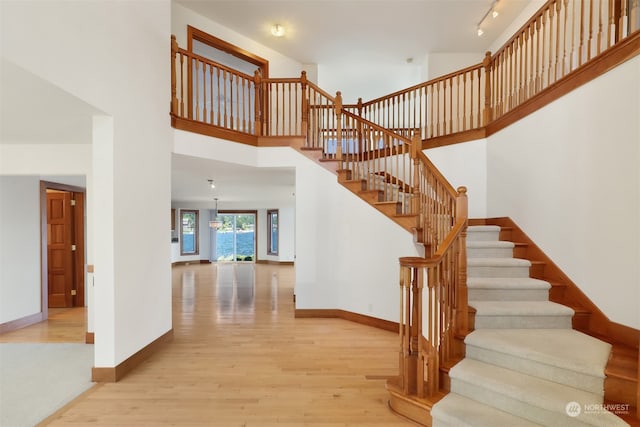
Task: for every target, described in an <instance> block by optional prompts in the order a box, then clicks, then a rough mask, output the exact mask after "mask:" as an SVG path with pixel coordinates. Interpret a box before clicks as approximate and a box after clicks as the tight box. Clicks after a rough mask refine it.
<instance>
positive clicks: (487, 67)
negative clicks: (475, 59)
mask: <svg viewBox="0 0 640 427" xmlns="http://www.w3.org/2000/svg"><path fill="white" fill-rule="evenodd" d="M482 65H483V66H484V114H483V126H487V125H488V124H489V123H490V122H491V120H492V119H493V112H492V111H491V52H486V53H485V55H484V60H483V61H482Z"/></svg>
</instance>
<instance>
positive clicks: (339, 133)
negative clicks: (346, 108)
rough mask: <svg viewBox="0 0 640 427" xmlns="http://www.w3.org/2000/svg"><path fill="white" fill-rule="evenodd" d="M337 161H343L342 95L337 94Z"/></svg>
mask: <svg viewBox="0 0 640 427" xmlns="http://www.w3.org/2000/svg"><path fill="white" fill-rule="evenodd" d="M335 111H336V159H338V160H342V93H341V92H340V91H338V92H336V104H335Z"/></svg>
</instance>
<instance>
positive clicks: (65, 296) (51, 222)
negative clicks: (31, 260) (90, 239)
mask: <svg viewBox="0 0 640 427" xmlns="http://www.w3.org/2000/svg"><path fill="white" fill-rule="evenodd" d="M72 230H73V229H72V213H71V193H69V192H66V191H63V192H58V191H47V261H48V262H47V266H48V272H47V274H48V282H49V286H48V287H49V291H48V294H49V307H51V308H58V307H73V296H72V290H73V251H72V244H73V240H72V239H73V234H72Z"/></svg>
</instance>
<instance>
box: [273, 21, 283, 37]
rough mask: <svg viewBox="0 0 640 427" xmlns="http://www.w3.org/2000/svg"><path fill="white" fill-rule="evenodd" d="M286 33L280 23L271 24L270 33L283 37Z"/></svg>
mask: <svg viewBox="0 0 640 427" xmlns="http://www.w3.org/2000/svg"><path fill="white" fill-rule="evenodd" d="M285 33H286V31H285V29H284V27H283V26H282V25H280V24H275V25H272V26H271V35H273V36H274V37H283V36H284V34H285Z"/></svg>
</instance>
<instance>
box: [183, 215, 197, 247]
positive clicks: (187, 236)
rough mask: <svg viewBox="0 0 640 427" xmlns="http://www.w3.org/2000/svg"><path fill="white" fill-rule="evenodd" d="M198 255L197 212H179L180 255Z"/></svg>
mask: <svg viewBox="0 0 640 427" xmlns="http://www.w3.org/2000/svg"><path fill="white" fill-rule="evenodd" d="M198 253H199V252H198V211H195V210H186V209H185V210H180V255H198Z"/></svg>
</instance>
